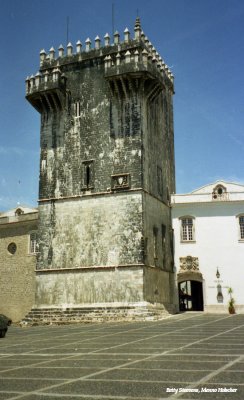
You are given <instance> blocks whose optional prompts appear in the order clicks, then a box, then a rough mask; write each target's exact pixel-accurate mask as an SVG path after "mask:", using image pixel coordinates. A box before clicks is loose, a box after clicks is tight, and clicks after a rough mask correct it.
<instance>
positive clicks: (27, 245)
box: [0, 206, 38, 321]
mask: <svg viewBox="0 0 244 400" xmlns="http://www.w3.org/2000/svg"><path fill="white" fill-rule="evenodd" d="M37 230H38V211H37V209H33V208H28V207H22V206H18V207H17V208H15V209H13V210H10V211H7V212H4V213H1V215H0V314H5V315H7V316H8V317H9V318H11V319H12V320H13V321H19V320H21V319H22V318H23V317H24V316H25V315H26V314H27V313H28V312H29V311H30V309H31V308H32V306H33V304H34V301H35V269H36V252H37Z"/></svg>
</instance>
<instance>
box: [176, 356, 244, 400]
mask: <svg viewBox="0 0 244 400" xmlns="http://www.w3.org/2000/svg"><path fill="white" fill-rule="evenodd" d="M243 359H244V356H243V355H242V356H239V357H238V358H236V359H235V360H232V361H230V362H228V363H227V364H225V365H223V367H220V368H218V369H217V370H215V371H213V372H211V373H210V374H208V375H206V376H204V377H203V378H201V379H199V380H198V381H197V382H195V383H194V384H191V385H189V386H187V387H186V389H194V388H196V387H197V386H199V385H202V384H203V385H204V384H206V383H207V382H208V380H209V379H211V378H213V377H214V376H216V375H218V374H219V373H220V372H223V371H225V370H226V369H227V368H229V367H231V366H232V365H234V364H236V363H238V362H239V361H241V360H243ZM213 384H214V385H215V384H217V385H218V383H213ZM223 384H224V383H222V385H223ZM229 384H230V385H231V383H228V385H229ZM243 385H244V383H242V384H240V383H239V384H236V383H234V384H233V386H243ZM183 394H185V393H177V394H173V395H171V396H169V397H170V398H174V399H175V398H178V397H181V396H183Z"/></svg>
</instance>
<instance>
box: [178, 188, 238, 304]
mask: <svg viewBox="0 0 244 400" xmlns="http://www.w3.org/2000/svg"><path fill="white" fill-rule="evenodd" d="M171 203H172V218H173V229H174V240H175V244H174V245H175V265H176V269H177V281H178V288H179V297H180V308H181V310H183V309H189V310H195V311H200V310H204V311H209V312H213V311H214V312H215V311H218V312H228V302H229V300H230V294H229V293H228V289H229V288H232V290H233V294H232V296H233V298H234V300H235V309H236V312H244V185H240V184H236V183H229V182H225V181H218V182H215V183H213V184H209V185H206V186H204V187H202V188H200V189H197V190H195V191H193V192H192V193H189V194H176V195H172V197H171Z"/></svg>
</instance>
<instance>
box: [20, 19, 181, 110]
mask: <svg viewBox="0 0 244 400" xmlns="http://www.w3.org/2000/svg"><path fill="white" fill-rule="evenodd" d="M87 62H90V63H92V62H96V63H97V64H100V65H103V66H104V77H105V79H106V80H107V81H108V82H109V85H110V89H111V91H112V93H113V94H115V93H116V91H117V92H118V88H119V87H120V88H122V89H121V90H122V91H121V90H120V94H121V93H122V94H124V95H125V96H128V94H129V91H130V90H132V89H133V87H136V88H138V85H139V83H138V79H140V80H141V81H143V82H144V83H145V82H146V81H147V92H148V93H147V96H148V97H152V96H154V94H155V93H159V92H160V90H163V88H167V89H169V90H170V91H171V93H174V77H173V74H172V72H171V71H170V69H169V67H168V66H167V65H166V64H165V62H164V61H163V59H162V58H161V57H160V55H159V53H158V52H157V51H156V49H155V48H154V46H153V45H152V43H151V42H150V41H149V39H148V38H147V37H146V36H145V34H144V32H143V31H142V29H141V24H140V19H139V18H137V19H136V23H135V26H134V36H133V37H131V34H130V31H129V29H128V28H126V29H125V30H124V32H123V39H122V40H121V36H120V34H119V32H118V31H116V32H115V33H114V35H113V38H111V37H110V35H109V34H108V33H106V34H105V36H104V38H103V43H102V40H101V39H100V37H99V36H96V38H95V39H94V43H93V45H92V42H91V40H90V38H87V39H86V40H85V43H84V45H83V44H82V42H81V41H80V40H79V41H77V43H76V46H75V49H74V48H73V45H72V43H68V44H67V46H66V51H65V49H64V47H63V46H62V45H60V46H59V48H58V51H57V52H56V51H55V49H54V47H51V48H50V50H49V54H47V53H46V52H45V50H44V49H43V50H41V52H40V70H39V72H37V74H36V75H31V77H27V79H26V98H27V100H28V101H30V103H31V104H32V105H33V106H34V107H35V108H36V109H37V110H38V111H39V112H42V111H43V110H46V109H53V110H58V109H60V108H62V107H63V105H64V104H65V93H66V89H65V86H66V78H65V71H66V68H68V66H69V64H74V63H78V64H79V63H87Z"/></svg>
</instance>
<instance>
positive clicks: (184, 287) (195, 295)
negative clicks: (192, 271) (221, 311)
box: [178, 280, 204, 311]
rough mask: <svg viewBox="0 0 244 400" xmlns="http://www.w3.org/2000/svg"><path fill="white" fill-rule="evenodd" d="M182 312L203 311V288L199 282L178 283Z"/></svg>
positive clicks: (185, 281) (186, 281)
mask: <svg viewBox="0 0 244 400" xmlns="http://www.w3.org/2000/svg"><path fill="white" fill-rule="evenodd" d="M178 290H179V308H180V311H203V309H204V305H203V287H202V282H200V281H199V280H184V281H181V282H179V283H178Z"/></svg>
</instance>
